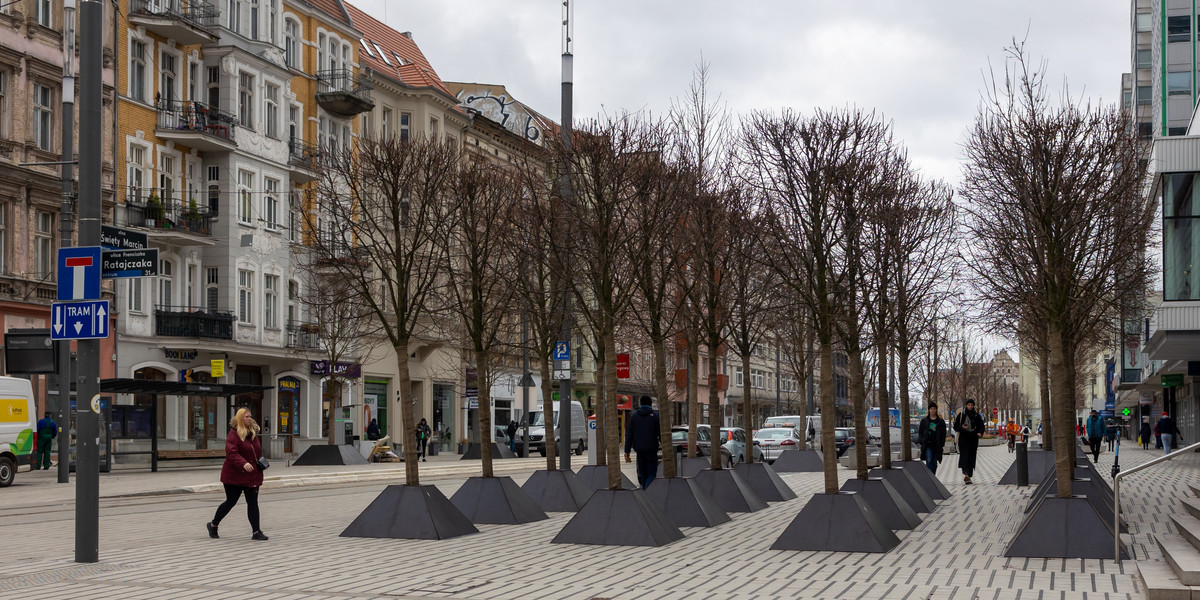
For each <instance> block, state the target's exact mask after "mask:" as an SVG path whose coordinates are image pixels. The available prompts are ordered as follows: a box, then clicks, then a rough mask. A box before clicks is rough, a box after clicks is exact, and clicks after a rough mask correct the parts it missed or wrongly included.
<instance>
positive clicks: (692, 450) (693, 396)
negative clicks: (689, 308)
mask: <svg viewBox="0 0 1200 600" xmlns="http://www.w3.org/2000/svg"><path fill="white" fill-rule="evenodd" d="M697 337H698V336H696V335H689V336H688V342H687V344H688V382H687V385H688V447H687V455H688V458H696V455H697V448H696V425H697V424H698V423H700V342H699V340H698V339H697Z"/></svg>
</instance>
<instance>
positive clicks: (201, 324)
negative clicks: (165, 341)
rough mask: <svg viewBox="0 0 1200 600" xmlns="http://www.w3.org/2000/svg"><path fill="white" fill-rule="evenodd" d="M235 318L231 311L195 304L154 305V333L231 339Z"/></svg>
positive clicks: (169, 335)
mask: <svg viewBox="0 0 1200 600" xmlns="http://www.w3.org/2000/svg"><path fill="white" fill-rule="evenodd" d="M236 320H237V317H236V316H234V314H233V313H232V312H229V311H224V310H207V309H204V308H201V307H197V306H163V305H156V306H155V307H154V333H155V334H156V335H162V336H168V337H190V338H209V339H215V340H232V339H233V323H234V321H236Z"/></svg>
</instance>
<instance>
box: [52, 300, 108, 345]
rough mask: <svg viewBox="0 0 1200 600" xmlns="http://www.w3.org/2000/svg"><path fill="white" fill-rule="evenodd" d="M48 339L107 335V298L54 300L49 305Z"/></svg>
mask: <svg viewBox="0 0 1200 600" xmlns="http://www.w3.org/2000/svg"><path fill="white" fill-rule="evenodd" d="M50 313H51V322H50V339H53V340H90V339H97V338H106V337H108V317H109V310H108V300H89V301H86V302H55V303H53V304H51V305H50Z"/></svg>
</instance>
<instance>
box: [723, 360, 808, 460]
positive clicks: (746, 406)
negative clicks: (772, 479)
mask: <svg viewBox="0 0 1200 600" xmlns="http://www.w3.org/2000/svg"><path fill="white" fill-rule="evenodd" d="M743 350H745V349H743ZM800 426H801V427H804V425H800ZM742 429H745V430H746V431H745V433H746V448H745V449H744V451H743V452H742V453H743V454H745V455H746V456H745V457H744V458H745V460H746V463H747V464H748V463H752V462H754V440H753V439H751V437H750V432H751V431H753V430H754V424H753V423H751V422H750V352H742ZM721 441H722V442H724V441H725V440H724V439H722V440H721Z"/></svg>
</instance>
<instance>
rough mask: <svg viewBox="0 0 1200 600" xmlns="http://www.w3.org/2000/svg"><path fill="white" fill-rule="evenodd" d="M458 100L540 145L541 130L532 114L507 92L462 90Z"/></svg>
mask: <svg viewBox="0 0 1200 600" xmlns="http://www.w3.org/2000/svg"><path fill="white" fill-rule="evenodd" d="M458 101H459V103H460V104H462V105H463V106H468V107H470V108H473V109H475V110H477V111H479V114H481V115H483V116H485V117H487V118H489V119H491V120H493V121H495V122H497V123H499V124H501V125H502V126H504V127H505V128H506V129H508V130H509V131H511V132H513V133H515V134H517V135H519V136H522V137H524V138H525V139H527V140H529V141H531V142H533V143H535V144H538V145H541V143H542V130H541V128H540V127H538V125H537V122H536V121H535V120H534V118H533V115H530V114H529V113H528V112H527V111H526V110H525V109H524V108H523V107H522V106H521V104H520V103H519V102H517V101H516V100H514V99H512V98H510V97H508V94H500V95H492V92H491V90H486V89H484V90H476V91H474V92H471V91H467V90H463V91H461V92H459V93H458Z"/></svg>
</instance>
